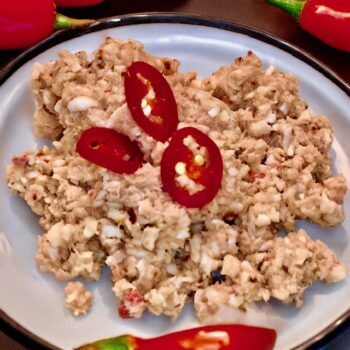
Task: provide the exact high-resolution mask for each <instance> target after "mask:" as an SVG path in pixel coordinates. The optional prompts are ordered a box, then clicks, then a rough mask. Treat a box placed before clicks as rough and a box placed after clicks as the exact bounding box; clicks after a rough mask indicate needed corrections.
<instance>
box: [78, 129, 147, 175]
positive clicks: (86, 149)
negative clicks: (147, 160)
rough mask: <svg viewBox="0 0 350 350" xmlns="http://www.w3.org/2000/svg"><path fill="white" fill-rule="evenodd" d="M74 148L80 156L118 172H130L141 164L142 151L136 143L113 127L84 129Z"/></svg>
mask: <svg viewBox="0 0 350 350" xmlns="http://www.w3.org/2000/svg"><path fill="white" fill-rule="evenodd" d="M76 149H77V152H78V153H79V155H80V156H81V157H82V158H85V159H86V160H88V161H90V162H92V163H95V164H97V165H99V166H101V167H103V168H106V169H108V170H110V171H113V172H115V173H119V174H123V173H124V174H132V173H134V172H135V171H136V170H137V169H138V168H140V167H141V165H142V152H141V150H140V148H139V146H138V145H137V143H136V142H132V141H131V140H130V139H129V138H128V137H127V136H126V135H123V134H120V133H118V132H117V131H115V130H113V129H108V128H99V127H94V128H90V129H87V130H85V131H84V132H83V133H82V134H81V136H80V138H79V140H78V142H77V146H76Z"/></svg>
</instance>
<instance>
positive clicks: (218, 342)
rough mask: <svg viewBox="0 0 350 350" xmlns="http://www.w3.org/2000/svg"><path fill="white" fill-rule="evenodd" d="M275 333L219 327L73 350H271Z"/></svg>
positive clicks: (127, 337)
mask: <svg viewBox="0 0 350 350" xmlns="http://www.w3.org/2000/svg"><path fill="white" fill-rule="evenodd" d="M276 337H277V334H276V331H275V330H273V329H270V328H262V327H254V326H245V325H239V324H222V325H212V326H204V327H198V328H191V329H186V330H183V331H180V332H175V333H170V334H165V335H162V336H160V337H156V338H149V339H142V338H138V337H134V336H132V335H122V336H119V337H116V338H109V339H104V340H100V341H97V342H95V343H91V344H86V345H83V346H80V347H79V348H77V349H76V350H107V349H125V350H136V349H138V350H162V349H167V350H184V349H189V350H190V349H191V350H194V349H217V350H272V349H273V348H274V346H275V342H276Z"/></svg>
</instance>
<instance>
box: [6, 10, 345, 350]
mask: <svg viewBox="0 0 350 350" xmlns="http://www.w3.org/2000/svg"><path fill="white" fill-rule="evenodd" d="M152 23H165V24H189V25H199V26H204V27H209V28H216V29H221V30H226V31H230V32H234V33H239V34H243V35H247V36H249V37H251V38H254V39H257V40H260V41H263V42H265V43H267V44H270V45H272V46H275V47H277V48H279V49H282V50H283V51H285V52H287V53H289V54H291V55H292V56H294V57H296V58H297V59H299V60H301V61H303V62H304V63H306V64H307V65H309V66H311V67H312V68H314V69H315V70H317V71H318V72H320V73H321V74H322V75H324V76H325V77H326V78H327V79H329V80H330V81H332V82H333V83H334V84H335V85H337V87H338V88H340V89H341V90H342V91H343V92H345V94H346V95H348V96H349V97H350V84H348V83H347V82H346V81H345V80H344V79H342V78H341V77H340V76H339V75H338V74H337V73H335V72H334V71H333V70H332V69H331V68H329V67H328V66H327V65H326V64H324V63H322V62H321V61H319V60H318V59H316V58H315V57H313V56H312V55H311V54H309V53H307V52H305V51H304V50H302V49H300V48H298V47H297V46H295V45H293V44H291V43H289V42H287V41H285V40H284V39H281V38H279V37H277V36H275V35H273V34H271V33H268V32H266V31H264V30H261V29H257V28H255V27H253V26H247V25H243V24H239V23H236V22H233V21H227V20H222V19H219V18H215V17H209V16H205V17H204V16H200V15H194V14H187V13H178V12H142V13H133V14H125V15H120V16H113V17H107V18H102V19H99V20H97V21H96V22H95V23H94V24H92V25H90V26H88V27H86V28H82V29H75V30H60V31H57V32H55V33H54V34H52V35H51V36H50V37H48V38H46V39H45V40H43V41H41V42H40V43H38V44H37V45H35V46H33V47H31V48H29V49H28V50H26V51H24V52H23V53H21V54H20V55H19V56H17V57H16V58H15V59H13V60H11V61H10V62H9V63H8V64H7V65H5V67H3V68H2V69H1V70H0V87H1V86H2V85H3V84H4V83H5V82H6V80H7V79H9V78H10V77H11V76H12V74H13V73H15V72H16V71H17V70H18V69H19V68H20V67H21V66H22V65H24V64H25V63H27V62H28V61H29V60H31V59H32V58H34V57H36V56H37V55H39V54H40V53H42V52H44V51H46V50H47V49H49V48H51V47H53V46H56V45H57V44H59V43H62V42H65V41H68V40H70V39H73V38H77V37H80V36H83V35H86V34H89V33H93V32H98V31H101V30H104V29H108V28H116V27H123V26H129V25H137V24H152ZM348 319H350V308H349V309H348V310H347V311H346V312H344V313H343V314H342V315H341V316H339V317H338V318H337V319H336V320H335V321H334V322H332V323H331V324H329V325H328V326H327V327H325V328H324V329H322V330H321V331H320V332H318V333H317V334H315V335H314V336H313V337H311V338H309V339H308V340H306V341H304V342H302V343H300V344H298V345H297V346H295V347H294V348H292V349H291V350H302V349H306V348H307V347H309V346H311V345H314V344H315V343H317V342H318V341H320V340H321V339H323V338H324V337H325V336H326V335H328V334H329V333H330V332H332V331H333V330H335V329H336V328H338V327H339V326H340V325H341V324H343V323H344V322H345V321H347V320H348ZM0 322H1V323H4V325H5V326H6V327H9V329H10V332H11V333H13V335H14V336H15V338H14V340H19V341H20V342H25V343H27V344H28V342H30V343H34V344H35V345H36V346H41V347H42V348H44V349H49V350H60V349H59V348H58V347H56V346H54V345H53V344H50V343H49V342H48V341H46V340H44V339H42V338H41V337H39V336H38V335H36V334H34V333H32V332H31V331H29V330H28V329H26V328H25V327H23V326H22V325H20V324H19V323H18V322H17V321H16V320H14V319H12V318H11V317H10V316H9V315H7V313H6V312H4V311H3V310H2V308H0ZM1 323H0V327H1ZM1 328H3V327H1ZM10 336H11V335H10Z"/></svg>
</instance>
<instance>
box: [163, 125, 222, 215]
mask: <svg viewBox="0 0 350 350" xmlns="http://www.w3.org/2000/svg"><path fill="white" fill-rule="evenodd" d="M187 136H192V137H193V138H194V139H195V141H196V142H197V144H198V145H199V146H201V147H205V149H206V157H205V159H204V164H203V165H198V164H196V162H195V155H194V154H193V152H192V151H191V150H190V149H189V148H188V147H187V146H185V145H184V140H185V139H186V137H187ZM179 162H181V163H185V166H186V175H187V176H188V177H189V178H190V179H192V180H193V181H195V182H196V183H197V184H199V185H202V186H203V187H204V189H202V190H199V191H197V192H195V193H193V194H191V193H190V192H189V191H188V190H187V189H186V188H184V187H182V186H180V184H179V183H178V181H177V180H176V178H177V176H178V174H177V172H176V170H175V167H176V166H177V164H178V163H179ZM222 175H223V163H222V158H221V154H220V150H219V148H218V146H217V145H216V144H215V143H214V141H212V140H211V139H210V138H209V137H208V136H207V135H205V134H203V133H202V132H201V131H199V130H198V129H195V128H192V127H187V128H183V129H180V130H178V131H177V132H176V133H175V135H174V136H173V138H172V139H171V141H170V144H169V146H168V147H167V149H166V150H165V151H164V153H163V157H162V161H161V178H162V183H163V186H164V189H165V191H167V192H168V193H169V195H170V197H171V198H172V199H173V200H174V201H176V202H178V203H179V204H182V205H183V206H185V207H187V208H201V207H203V206H204V205H206V204H208V203H209V202H211V201H212V200H213V199H214V197H215V195H216V194H217V192H218V191H219V189H220V186H221V180H222Z"/></svg>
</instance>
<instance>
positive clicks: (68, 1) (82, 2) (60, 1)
mask: <svg viewBox="0 0 350 350" xmlns="http://www.w3.org/2000/svg"><path fill="white" fill-rule="evenodd" d="M101 2H103V0H55V3H56V5H57V7H81V6H93V5H97V4H100V3H101Z"/></svg>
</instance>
